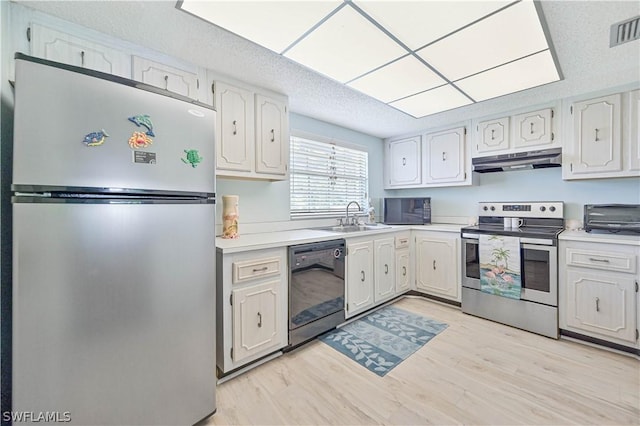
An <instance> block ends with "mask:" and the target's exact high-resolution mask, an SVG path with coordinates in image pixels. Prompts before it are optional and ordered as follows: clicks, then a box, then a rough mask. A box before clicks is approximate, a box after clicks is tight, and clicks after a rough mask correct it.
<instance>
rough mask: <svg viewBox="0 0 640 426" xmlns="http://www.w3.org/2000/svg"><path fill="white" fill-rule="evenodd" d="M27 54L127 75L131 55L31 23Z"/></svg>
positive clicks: (129, 70) (128, 76) (122, 75)
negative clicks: (29, 50)
mask: <svg viewBox="0 0 640 426" xmlns="http://www.w3.org/2000/svg"><path fill="white" fill-rule="evenodd" d="M31 54H32V55H33V56H38V57H40V58H44V59H49V60H51V61H56V62H62V63H65V64H69V65H75V66H78V67H83V68H88V69H92V70H96V71H101V72H104V73H107V74H114V75H119V76H121V77H126V78H131V57H130V56H129V55H127V54H125V53H123V52H120V51H117V50H115V49H110V48H108V47H106V46H102V45H100V44H97V43H91V42H89V41H87V40H83V39H81V38H78V37H74V36H71V35H69V34H65V33H62V32H60V31H56V30H52V29H50V28H47V27H44V26H42V25H39V24H36V23H34V24H32V25H31Z"/></svg>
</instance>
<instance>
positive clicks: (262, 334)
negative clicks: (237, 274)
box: [231, 280, 284, 363]
mask: <svg viewBox="0 0 640 426" xmlns="http://www.w3.org/2000/svg"><path fill="white" fill-rule="evenodd" d="M279 291H280V281H279V280H275V281H271V282H267V283H264V284H259V285H254V286H250V287H244V288H241V289H234V290H232V292H231V294H232V298H233V356H232V358H233V361H234V362H236V363H237V362H239V361H241V360H243V359H245V358H248V357H250V356H253V355H256V354H258V353H259V352H262V351H263V350H266V349H273V348H274V347H276V346H282V345H284V343H283V336H282V333H281V332H279V330H280V329H281V324H280V320H279V317H280V316H279V315H278V312H281V310H282V309H284V307H283V306H281V303H280V300H281V297H280V294H279Z"/></svg>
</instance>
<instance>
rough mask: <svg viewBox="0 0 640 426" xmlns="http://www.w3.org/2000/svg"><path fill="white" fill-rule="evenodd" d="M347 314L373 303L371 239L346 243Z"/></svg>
mask: <svg viewBox="0 0 640 426" xmlns="http://www.w3.org/2000/svg"><path fill="white" fill-rule="evenodd" d="M346 285H347V316H351V315H353V314H356V313H358V312H360V311H364V310H365V309H367V308H368V307H370V306H372V305H373V241H365V242H360V243H348V244H347V282H346Z"/></svg>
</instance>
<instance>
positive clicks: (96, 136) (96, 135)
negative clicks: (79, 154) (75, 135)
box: [82, 129, 109, 146]
mask: <svg viewBox="0 0 640 426" xmlns="http://www.w3.org/2000/svg"><path fill="white" fill-rule="evenodd" d="M108 137H109V135H108V134H107V132H105V131H104V129H102V130H100V131H99V132H91V133H89V134H88V135H86V136H85V137H84V139H83V140H82V142H83V143H84V144H85V145H86V146H100V145H102V144H103V143H104V141H105V139H107V138H108Z"/></svg>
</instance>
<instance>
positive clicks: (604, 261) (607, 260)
mask: <svg viewBox="0 0 640 426" xmlns="http://www.w3.org/2000/svg"><path fill="white" fill-rule="evenodd" d="M589 260H590V261H592V262H602V263H609V259H596V258H595V257H590V258H589Z"/></svg>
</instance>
